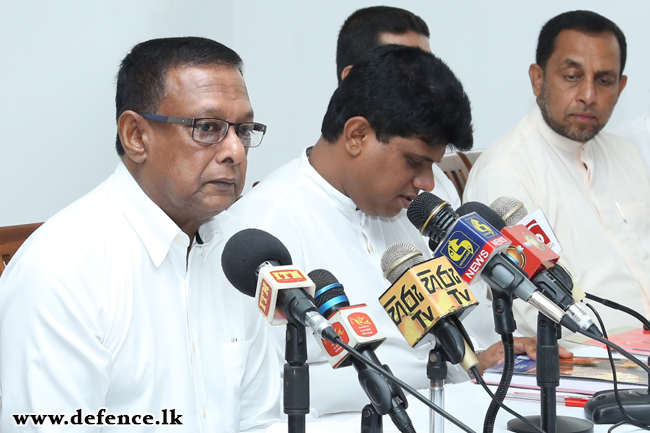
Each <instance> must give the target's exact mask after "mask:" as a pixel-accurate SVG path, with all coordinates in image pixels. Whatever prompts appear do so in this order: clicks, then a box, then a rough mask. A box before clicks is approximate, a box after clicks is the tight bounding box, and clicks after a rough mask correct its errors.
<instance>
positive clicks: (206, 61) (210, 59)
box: [115, 37, 243, 156]
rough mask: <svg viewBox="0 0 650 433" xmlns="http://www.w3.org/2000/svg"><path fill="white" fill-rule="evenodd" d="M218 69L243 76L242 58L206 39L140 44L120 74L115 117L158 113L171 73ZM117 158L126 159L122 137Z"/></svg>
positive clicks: (165, 40) (217, 43)
mask: <svg viewBox="0 0 650 433" xmlns="http://www.w3.org/2000/svg"><path fill="white" fill-rule="evenodd" d="M204 65H218V66H227V67H233V68H237V69H238V70H239V72H242V68H243V66H242V60H241V58H240V57H239V55H238V54H237V53H236V52H234V51H233V50H231V49H230V48H228V47H226V46H225V45H222V44H220V43H219V42H216V41H213V40H211V39H206V38H198V37H183V38H163V39H152V40H149V41H146V42H142V43H139V44H138V45H136V46H135V47H133V49H132V50H131V52H130V53H129V54H127V56H126V57H125V58H124V60H122V64H121V65H120V70H119V72H118V73H117V92H116V94H115V117H116V119H119V118H120V116H121V115H122V113H124V111H126V110H133V111H136V112H141V113H154V114H155V113H156V111H157V109H158V106H159V105H160V102H161V101H162V99H163V98H164V96H165V83H166V78H167V72H168V71H169V70H171V69H174V68H178V67H181V66H204ZM115 148H116V149H117V154H118V155H120V156H122V155H124V148H123V147H122V142H121V141H120V136H119V134H118V135H117V138H116V140H115Z"/></svg>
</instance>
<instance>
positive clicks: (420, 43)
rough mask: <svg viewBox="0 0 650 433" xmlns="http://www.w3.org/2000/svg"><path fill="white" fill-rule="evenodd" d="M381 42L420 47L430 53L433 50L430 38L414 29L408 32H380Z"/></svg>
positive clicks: (383, 43)
mask: <svg viewBox="0 0 650 433" xmlns="http://www.w3.org/2000/svg"><path fill="white" fill-rule="evenodd" d="M379 42H380V43H381V44H382V45H389V44H396V45H405V46H407V47H418V48H420V49H421V50H423V51H426V52H428V53H430V52H431V47H430V46H429V39H428V38H427V37H426V36H424V35H422V34H419V33H416V32H414V31H412V30H409V31H408V32H406V33H387V32H384V33H380V34H379Z"/></svg>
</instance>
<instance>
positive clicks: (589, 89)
mask: <svg viewBox="0 0 650 433" xmlns="http://www.w3.org/2000/svg"><path fill="white" fill-rule="evenodd" d="M578 100H579V101H580V102H582V103H583V104H585V105H592V104H593V103H595V102H596V85H595V83H594V80H593V79H591V78H585V79H584V80H582V82H581V83H580V87H579V88H578Z"/></svg>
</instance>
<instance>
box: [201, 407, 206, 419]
mask: <svg viewBox="0 0 650 433" xmlns="http://www.w3.org/2000/svg"><path fill="white" fill-rule="evenodd" d="M201 415H203V418H205V415H206V412H205V408H203V409H201Z"/></svg>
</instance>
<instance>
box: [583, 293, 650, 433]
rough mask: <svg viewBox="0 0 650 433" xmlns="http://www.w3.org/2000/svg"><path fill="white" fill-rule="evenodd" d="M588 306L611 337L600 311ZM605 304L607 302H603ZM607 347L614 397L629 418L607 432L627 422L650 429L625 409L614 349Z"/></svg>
mask: <svg viewBox="0 0 650 433" xmlns="http://www.w3.org/2000/svg"><path fill="white" fill-rule="evenodd" d="M586 305H587V307H589V308H590V309H591V311H592V312H593V313H594V315H595V316H596V320H598V324H599V325H600V329H601V330H602V332H603V336H604V337H605V338H609V337H608V336H607V330H606V329H605V324H604V323H603V320H602V318H601V317H600V314H598V311H596V309H595V308H594V307H593V306H592V305H591V304H589V303H587V304H586ZM603 305H605V304H603ZM605 348H606V349H607V357H608V358H609V365H610V366H611V367H612V379H613V384H614V398H615V399H616V404H617V405H618V408H619V410H620V411H621V413H622V414H623V415H625V416H626V417H627V418H628V421H619V422H617V423H616V424H614V425H613V426H611V427H610V428H609V429H608V430H607V433H611V432H612V431H613V430H614V429H615V428H617V427H620V426H622V425H625V424H631V425H633V426H635V427H637V428H641V429H644V430H650V426H649V425H647V424H645V423H643V422H641V421H639V420H637V419H636V418H634V417H633V416H632V415H630V413H629V412H628V411H627V410H625V408H624V407H623V403H622V402H621V398H620V396H619V394H618V378H617V377H616V366H615V365H614V358H613V357H612V349H611V348H610V347H609V346H605Z"/></svg>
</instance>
